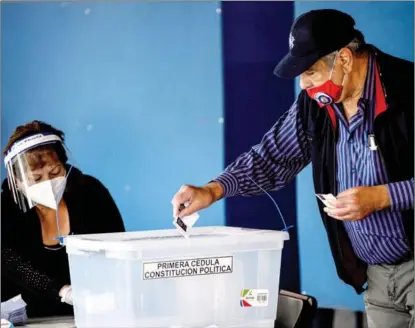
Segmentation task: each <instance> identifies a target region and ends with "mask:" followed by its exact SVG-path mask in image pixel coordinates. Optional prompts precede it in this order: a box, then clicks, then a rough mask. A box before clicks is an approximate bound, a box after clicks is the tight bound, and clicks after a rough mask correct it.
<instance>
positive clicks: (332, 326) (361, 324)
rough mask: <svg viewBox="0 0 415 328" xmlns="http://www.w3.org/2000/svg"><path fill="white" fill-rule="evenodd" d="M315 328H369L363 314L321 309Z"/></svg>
mask: <svg viewBox="0 0 415 328" xmlns="http://www.w3.org/2000/svg"><path fill="white" fill-rule="evenodd" d="M313 328H368V326H367V321H366V316H365V314H364V313H362V312H351V311H347V310H335V311H333V310H329V309H319V311H318V314H317V317H316V320H315V322H314V326H313Z"/></svg>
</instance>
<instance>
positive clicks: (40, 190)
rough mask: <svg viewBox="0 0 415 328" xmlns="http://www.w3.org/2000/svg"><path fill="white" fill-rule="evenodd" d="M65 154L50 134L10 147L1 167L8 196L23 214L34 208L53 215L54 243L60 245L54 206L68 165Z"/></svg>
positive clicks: (60, 196) (58, 142)
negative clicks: (49, 211)
mask: <svg viewBox="0 0 415 328" xmlns="http://www.w3.org/2000/svg"><path fill="white" fill-rule="evenodd" d="M68 154H70V152H69V151H67V150H66V148H65V146H64V144H63V142H62V140H61V138H60V137H59V136H57V135H54V134H41V133H39V134H35V135H32V136H29V137H26V138H24V139H22V140H19V141H18V142H16V143H14V144H13V146H12V147H11V148H10V150H9V152H8V153H7V154H6V156H5V159H4V163H5V166H6V171H7V181H8V185H9V189H10V192H11V194H12V196H13V199H14V201H15V203H16V204H17V206H18V207H19V208H20V210H22V211H23V212H27V211H29V210H31V209H32V208H33V207H35V206H43V207H47V208H50V209H52V210H55V211H56V217H57V229H58V237H57V238H58V239H59V240H60V241H62V236H61V234H60V228H59V220H58V212H59V211H58V206H59V203H60V201H61V199H62V197H63V194H64V191H65V188H66V182H67V178H68V175H69V173H70V172H71V169H72V165H67V161H68Z"/></svg>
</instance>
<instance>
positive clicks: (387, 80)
mask: <svg viewBox="0 0 415 328" xmlns="http://www.w3.org/2000/svg"><path fill="white" fill-rule="evenodd" d="M354 25H355V22H354V20H353V18H352V17H350V16H349V15H347V14H345V13H342V12H339V11H336V10H315V11H310V12H308V13H305V14H303V15H302V16H300V17H298V18H297V19H296V20H295V22H294V23H293V26H292V27H291V33H290V36H289V48H290V50H289V53H288V54H287V55H286V56H285V57H284V58H283V59H282V60H281V61H280V63H279V64H278V65H277V67H276V68H275V74H276V75H277V76H279V77H283V78H294V77H296V76H299V77H300V86H301V89H302V91H301V93H300V94H299V96H298V98H297V100H296V101H295V102H294V104H293V105H292V107H291V108H290V109H289V110H288V111H287V112H286V113H285V114H284V115H282V117H281V118H280V119H279V120H278V121H277V122H276V123H275V125H274V126H273V127H272V128H271V129H270V130H269V131H268V132H267V133H266V134H265V136H264V137H263V139H262V141H261V143H260V144H258V145H256V146H254V147H252V148H251V150H250V151H248V152H246V153H244V154H242V155H241V156H239V157H238V158H237V159H236V161H235V162H234V163H232V164H230V165H229V166H228V167H227V168H226V170H225V171H224V172H223V173H222V174H221V175H220V176H219V177H217V178H216V179H215V180H213V181H212V182H210V183H209V184H207V185H205V186H203V187H195V186H190V185H184V186H183V187H182V188H181V189H180V190H179V192H178V193H177V194H176V195H175V196H174V198H173V200H172V203H173V212H174V213H173V215H174V216H175V217H177V216H179V217H183V216H186V215H189V214H191V213H193V212H195V211H197V210H200V209H203V208H206V207H208V206H210V205H211V204H212V203H214V202H215V201H217V200H219V199H221V198H223V197H229V196H234V195H244V196H248V195H256V194H261V193H262V190H261V189H264V190H277V189H280V188H282V187H284V186H285V185H287V184H288V183H289V182H290V181H291V180H292V179H293V178H294V177H295V176H296V175H297V174H298V173H299V172H300V171H301V170H302V169H303V168H304V167H305V166H306V165H307V164H309V163H310V162H312V166H313V178H314V186H315V191H316V193H318V194H329V193H331V194H333V195H336V199H335V200H334V201H333V202H332V204H331V205H333V206H324V204H322V203H320V202H319V208H320V213H321V217H322V221H323V224H324V227H325V229H326V231H327V236H328V239H329V242H330V247H331V252H332V254H333V258H334V261H335V264H336V268H337V272H338V275H339V277H340V278H341V279H342V280H343V281H344V282H345V283H347V284H349V285H351V286H353V287H354V288H355V290H356V292H357V293H359V294H360V293H362V292H363V291H365V290H366V293H365V306H366V312H367V316H368V322H369V327H371V328H383V327H384V328H394V327H396V328H404V327H414V303H413V298H414V297H413V285H414V262H413V249H414V238H413V231H414V212H413V201H414V178H413V177H414V65H413V63H412V62H408V61H405V60H403V59H399V58H396V57H393V56H390V55H388V54H385V53H383V52H381V51H380V50H378V49H377V48H375V47H374V46H372V45H369V44H366V43H365V41H364V37H363V35H362V33H360V32H359V31H358V30H356V29H355V28H354ZM185 202H189V203H190V205H189V206H188V207H186V208H185V209H183V207H181V206H180V205H181V204H183V203H185ZM366 282H367V286H365V284H366Z"/></svg>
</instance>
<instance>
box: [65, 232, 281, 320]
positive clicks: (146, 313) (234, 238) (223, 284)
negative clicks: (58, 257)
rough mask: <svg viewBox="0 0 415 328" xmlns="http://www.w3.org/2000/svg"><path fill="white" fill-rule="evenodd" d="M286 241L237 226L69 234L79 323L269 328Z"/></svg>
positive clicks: (275, 303)
mask: <svg viewBox="0 0 415 328" xmlns="http://www.w3.org/2000/svg"><path fill="white" fill-rule="evenodd" d="M288 239H289V235H288V233H287V232H281V231H270V230H254V229H243V228H234V227H201V228H194V229H193V230H192V235H191V236H190V238H184V237H183V236H182V235H181V234H180V233H179V232H178V231H177V230H176V229H171V230H155V231H140V232H126V233H110V234H96V235H72V236H68V237H67V239H66V250H67V253H68V257H69V264H70V273H71V283H72V295H73V299H74V312H75V323H76V326H77V328H94V327H96V328H106V327H108V328H116V327H120V328H121V327H122V328H128V327H134V328H141V327H143V328H144V327H146V328H147V327H153V328H161V327H172V328H173V327H175V328H179V327H181V328H184V327H186V328H199V327H200V328H206V327H221V328H222V327H251V328H252V327H270V328H271V327H273V326H274V320H275V317H276V311H277V305H278V304H277V301H278V290H279V280H280V270H281V254H282V250H283V246H284V241H285V240H288Z"/></svg>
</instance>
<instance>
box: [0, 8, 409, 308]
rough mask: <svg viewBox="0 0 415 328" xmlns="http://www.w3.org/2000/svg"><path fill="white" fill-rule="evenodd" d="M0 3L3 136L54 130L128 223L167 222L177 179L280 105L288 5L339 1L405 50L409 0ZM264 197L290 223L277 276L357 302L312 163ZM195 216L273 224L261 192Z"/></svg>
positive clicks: (203, 177)
mask: <svg viewBox="0 0 415 328" xmlns="http://www.w3.org/2000/svg"><path fill="white" fill-rule="evenodd" d="M0 5H1V8H2V12H1V15H2V17H1V28H2V40H1V42H2V44H1V46H2V48H1V52H2V53H1V55H2V56H1V60H2V73H1V74H2V80H1V82H2V83H1V94H2V99H1V102H2V103H1V105H2V122H1V128H2V129H1V137H2V140H1V144H2V146H4V145H5V143H6V142H7V139H8V137H9V136H10V134H11V133H12V130H13V129H14V128H15V127H16V126H17V125H19V124H22V123H26V122H28V121H31V120H34V119H40V120H45V121H47V122H49V123H51V124H53V125H55V126H56V127H57V128H60V129H63V130H64V131H65V132H66V134H67V143H68V146H69V147H70V148H71V150H72V153H73V155H74V158H75V159H76V164H77V165H78V166H79V167H80V168H81V169H82V170H83V171H84V172H86V173H89V174H92V175H94V176H95V177H97V178H99V179H100V180H101V181H102V182H103V183H104V184H105V185H106V186H107V187H108V188H109V189H110V191H111V193H112V195H113V196H114V198H115V200H116V202H117V204H118V206H119V208H120V210H121V213H122V215H123V217H124V220H125V223H126V226H127V229H129V230H143V229H158V228H167V227H171V221H172V214H171V205H170V200H171V198H172V196H173V194H174V193H175V192H176V191H177V189H178V188H179V187H180V185H181V184H182V183H192V184H203V183H205V182H208V181H209V180H210V179H211V178H213V177H215V176H216V175H217V174H219V173H220V171H221V170H222V169H223V167H224V166H225V165H226V164H228V163H229V162H231V161H233V160H234V159H235V158H236V157H237V156H238V155H239V154H240V153H242V152H244V151H246V150H248V149H249V147H250V146H252V145H253V144H256V143H258V142H259V141H260V140H261V137H262V136H263V134H264V133H265V132H266V131H267V130H268V129H269V128H270V127H271V126H272V124H273V123H274V122H275V121H276V120H277V119H278V117H279V116H280V115H281V114H282V113H283V112H284V111H286V110H287V109H288V108H289V106H290V105H291V103H292V102H293V101H294V98H295V94H296V92H298V86H297V85H298V83H297V81H296V83H295V84H294V83H293V81H289V80H281V79H278V78H276V77H274V76H273V74H272V70H273V68H274V66H275V64H276V63H277V62H278V60H279V59H280V58H281V57H282V56H283V55H284V54H285V53H286V51H287V50H288V33H289V28H290V25H291V23H292V20H293V18H294V16H298V15H299V14H301V13H303V12H305V11H308V10H310V9H316V8H336V9H340V10H343V11H346V12H348V13H350V14H352V15H353V16H354V17H355V19H356V21H357V28H359V29H360V30H361V31H362V32H363V33H364V34H365V35H366V38H367V40H368V41H369V42H372V43H374V44H375V45H377V46H378V47H379V48H380V49H381V50H384V51H386V52H389V53H391V54H393V55H397V56H401V57H403V58H406V59H410V60H413V56H414V34H413V29H414V26H413V13H414V3H413V2H373V1H372V2H296V3H294V2H288V1H287V2H224V3H223V8H222V10H220V5H219V4H218V3H216V2H90V3H87V2H62V3H61V2H54V3H52V2H49V3H46V2H44V3H41V2H37V3H28V2H26V3H4V2H3V3H1V4H0ZM296 88H297V89H296ZM224 108H225V109H226V110H224ZM2 176H3V177H4V169H2ZM273 195H274V197H275V198H276V199H277V201H278V203H279V205H280V207H281V210H282V212H283V214H284V216H285V219H286V221H287V222H288V223H289V224H294V225H295V228H294V229H293V230H291V241H290V242H288V243H286V246H285V249H284V255H283V267H282V277H281V286H282V287H283V288H287V289H291V290H294V291H296V290H299V289H300V283H299V278H301V289H302V290H303V291H305V292H307V293H310V294H312V295H314V296H316V297H317V298H318V301H319V304H320V305H321V306H323V307H334V308H350V309H363V304H362V299H361V297H359V296H356V295H355V293H354V291H353V290H352V289H351V288H350V287H347V286H346V285H344V284H343V283H342V282H341V281H340V280H339V279H338V278H337V275H336V272H335V269H334V264H333V261H332V259H331V255H330V253H329V247H328V243H327V240H326V236H325V233H324V231H323V226H322V224H321V219H320V217H319V215H318V212H317V202H316V198H315V196H314V192H313V187H312V181H311V168H310V167H307V168H306V169H305V170H304V171H303V172H302V173H301V174H300V175H299V177H298V178H297V181H296V183H294V182H293V183H291V184H290V185H289V186H288V187H287V188H285V189H284V190H281V191H279V192H276V193H273ZM295 204H296V205H297V206H295ZM201 215H202V218H203V219H201V220H200V221H199V223H198V224H200V225H216V224H218V225H222V224H225V223H227V224H229V225H235V226H246V227H255V228H264V229H281V228H282V223H281V221H280V219H279V217H278V213H277V211H276V209H275V208H274V207H273V204H272V202H271V201H270V200H269V199H267V198H266V197H265V196H264V197H255V198H241V197H236V198H233V199H229V200H227V201H226V218H227V220H226V221H225V202H219V203H217V204H215V205H214V206H213V207H211V208H210V209H208V210H205V211H203V213H201ZM297 232H298V243H299V255H300V256H299V258H300V267H298V265H299V264H298V263H299V258H298V249H297Z"/></svg>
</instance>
